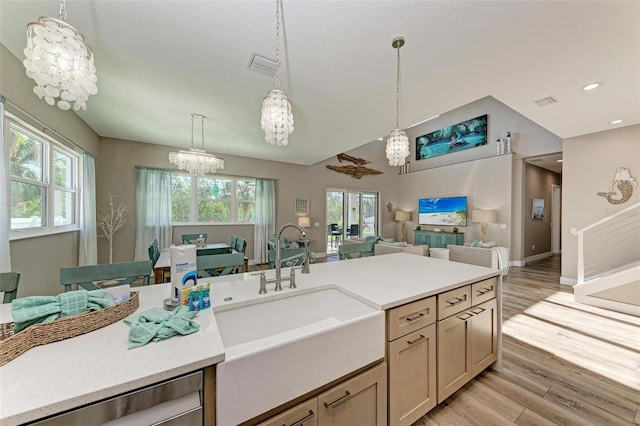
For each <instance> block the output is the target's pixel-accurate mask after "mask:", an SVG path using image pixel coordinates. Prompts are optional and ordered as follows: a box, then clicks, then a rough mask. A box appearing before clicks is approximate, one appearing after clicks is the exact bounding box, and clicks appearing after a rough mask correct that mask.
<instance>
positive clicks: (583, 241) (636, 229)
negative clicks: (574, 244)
mask: <svg viewBox="0 0 640 426" xmlns="http://www.w3.org/2000/svg"><path fill="white" fill-rule="evenodd" d="M573 234H574V235H577V236H578V284H582V283H584V282H585V281H589V280H590V279H593V278H595V277H597V276H599V275H601V274H603V273H605V272H607V271H613V270H616V269H618V268H620V267H623V266H625V265H630V264H634V263H638V262H640V203H638V204H634V205H632V206H629V207H627V208H625V209H624V210H620V211H619V212H617V213H615V214H613V215H611V216H608V217H606V218H604V219H601V220H599V221H597V222H595V223H593V224H591V225H589V226H586V227H584V228H582V229H580V230H577V231H574V232H573Z"/></svg>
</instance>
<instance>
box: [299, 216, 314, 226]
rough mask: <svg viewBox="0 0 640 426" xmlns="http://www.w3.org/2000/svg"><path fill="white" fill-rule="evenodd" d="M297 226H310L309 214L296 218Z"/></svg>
mask: <svg viewBox="0 0 640 426" xmlns="http://www.w3.org/2000/svg"><path fill="white" fill-rule="evenodd" d="M298 226H299V227H300V228H310V227H311V219H309V216H300V217H299V218H298Z"/></svg>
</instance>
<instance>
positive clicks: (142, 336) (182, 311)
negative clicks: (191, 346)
mask: <svg viewBox="0 0 640 426" xmlns="http://www.w3.org/2000/svg"><path fill="white" fill-rule="evenodd" d="M197 313H198V312H197V311H189V309H188V308H187V307H186V306H178V307H177V308H176V309H174V310H173V311H171V312H169V311H165V310H164V309H162V308H151V309H149V310H147V311H144V312H141V313H139V314H134V315H131V316H128V317H127V318H125V319H124V322H125V323H126V324H128V325H129V326H130V327H131V329H130V330H129V349H133V348H139V347H140V346H144V345H146V344H147V343H149V342H150V341H152V340H153V341H154V342H158V341H160V340H164V339H168V338H169V337H172V336H175V335H177V334H181V335H187V334H191V333H195V332H196V331H198V330H199V329H200V324H198V323H197V322H195V321H193V320H192V318H193V317H194V316H196V314H197Z"/></svg>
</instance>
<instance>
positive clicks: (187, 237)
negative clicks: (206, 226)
mask: <svg viewBox="0 0 640 426" xmlns="http://www.w3.org/2000/svg"><path fill="white" fill-rule="evenodd" d="M200 235H202V238H204V242H205V243H206V242H207V234H182V244H195V243H196V240H197V239H198V238H200Z"/></svg>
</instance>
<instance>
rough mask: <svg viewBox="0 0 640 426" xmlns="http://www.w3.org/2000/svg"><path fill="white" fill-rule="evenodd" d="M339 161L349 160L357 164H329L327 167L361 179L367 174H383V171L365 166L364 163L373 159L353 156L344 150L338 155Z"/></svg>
mask: <svg viewBox="0 0 640 426" xmlns="http://www.w3.org/2000/svg"><path fill="white" fill-rule="evenodd" d="M336 157H337V158H338V161H339V162H341V163H342V162H343V161H348V162H350V163H353V164H355V166H333V165H328V166H327V169H329V170H333V171H335V172H338V173H344V174H346V175H349V176H351V177H352V178H354V179H360V178H361V177H362V176H365V175H381V174H382V172H381V171H379V170H374V169H370V168H369V167H365V166H364V164H369V163H370V162H371V161H367V160H365V159H364V158H358V157H352V156H351V155H348V154H345V153H344V152H343V153H341V154H338V155H337V156H336Z"/></svg>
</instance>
